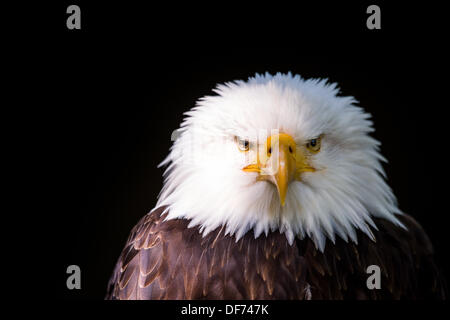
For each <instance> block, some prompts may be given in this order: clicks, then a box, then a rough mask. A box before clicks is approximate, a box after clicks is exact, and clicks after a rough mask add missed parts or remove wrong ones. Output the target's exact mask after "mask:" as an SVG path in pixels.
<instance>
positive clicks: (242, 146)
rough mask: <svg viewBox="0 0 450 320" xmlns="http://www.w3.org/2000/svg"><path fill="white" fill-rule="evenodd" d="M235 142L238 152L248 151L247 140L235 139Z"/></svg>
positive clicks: (248, 143) (248, 144)
mask: <svg viewBox="0 0 450 320" xmlns="http://www.w3.org/2000/svg"><path fill="white" fill-rule="evenodd" d="M236 141H237V145H238V148H239V150H241V151H248V150H249V149H250V142H249V141H248V140H247V139H242V138H239V137H236Z"/></svg>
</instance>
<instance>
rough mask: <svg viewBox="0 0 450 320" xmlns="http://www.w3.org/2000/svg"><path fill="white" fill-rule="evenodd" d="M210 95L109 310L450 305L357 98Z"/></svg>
mask: <svg viewBox="0 0 450 320" xmlns="http://www.w3.org/2000/svg"><path fill="white" fill-rule="evenodd" d="M214 93H215V94H214V95H211V96H206V97H203V98H201V99H200V100H199V101H198V102H197V104H196V106H195V107H194V108H193V109H191V110H190V111H189V112H187V113H186V118H185V119H184V121H183V122H182V124H181V126H180V129H179V131H178V138H177V139H176V140H175V142H174V144H173V146H172V148H171V151H170V153H169V155H168V157H167V158H166V159H165V160H164V161H163V162H162V163H161V165H162V166H167V167H166V171H165V172H164V187H163V189H162V191H161V193H160V195H159V198H158V202H157V204H156V206H155V208H154V209H153V210H152V211H151V212H150V213H148V214H147V215H146V216H144V217H143V218H142V219H141V220H140V221H139V223H138V224H137V225H136V226H135V227H134V228H133V230H132V231H131V234H130V236H129V238H128V241H127V243H126V246H125V248H124V250H123V252H122V254H121V255H120V258H119V260H118V262H117V264H116V267H115V269H114V271H113V275H112V277H111V279H110V281H109V284H108V292H107V295H106V298H107V299H402V298H410V299H415V298H440V299H441V298H444V295H445V288H444V284H443V280H441V276H440V274H439V271H438V268H437V266H436V264H435V262H434V258H433V249H432V245H431V243H430V240H429V239H428V237H427V235H426V234H425V232H424V231H423V229H422V228H421V226H420V225H419V224H418V223H417V222H416V221H415V220H414V219H413V218H412V217H410V216H408V215H407V214H405V213H403V212H401V210H400V209H399V208H398V205H397V201H396V198H395V196H394V194H393V192H392V190H391V189H390V187H389V186H388V185H387V183H386V181H385V179H386V176H385V172H384V170H383V167H382V165H381V163H382V162H383V161H386V160H385V158H384V157H383V156H382V155H381V154H380V152H379V146H380V143H379V142H378V141H377V140H375V139H374V138H373V137H371V136H370V133H371V132H372V131H374V129H373V123H372V121H371V120H370V114H368V113H366V112H365V111H364V110H363V109H362V108H361V107H359V106H357V105H356V104H357V101H356V100H355V99H354V98H353V97H346V96H341V95H339V89H338V88H337V85H336V84H332V83H329V82H328V81H327V80H324V79H322V80H321V79H303V78H301V77H300V76H298V75H295V76H294V75H292V74H291V73H288V74H276V75H270V74H264V75H259V74H257V75H256V76H254V77H252V78H249V79H248V81H234V82H229V83H225V84H221V85H218V86H217V87H216V89H215V90H214ZM369 266H377V267H378V268H379V271H380V275H379V277H380V279H379V282H380V283H379V285H378V287H376V288H373V287H372V288H370V286H368V284H367V279H368V277H369V276H370V274H368V272H367V270H368V267H369Z"/></svg>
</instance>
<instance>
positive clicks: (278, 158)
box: [242, 133, 315, 206]
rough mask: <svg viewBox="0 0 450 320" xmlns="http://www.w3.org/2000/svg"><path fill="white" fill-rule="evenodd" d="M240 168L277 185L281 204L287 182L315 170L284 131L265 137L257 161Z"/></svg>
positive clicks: (260, 179) (282, 204)
mask: <svg viewBox="0 0 450 320" xmlns="http://www.w3.org/2000/svg"><path fill="white" fill-rule="evenodd" d="M242 170H244V171H246V172H258V173H259V175H258V180H259V181H263V180H266V181H269V182H272V183H273V184H274V185H275V186H276V187H277V190H278V195H279V196H280V202H281V206H284V204H285V201H286V194H287V190H288V186H289V183H290V182H291V181H293V180H300V175H301V174H302V173H303V172H313V171H315V169H314V168H313V167H311V166H309V165H308V164H307V161H306V158H305V155H304V153H303V152H302V150H301V149H300V148H297V144H296V143H295V141H294V139H293V138H292V137H291V136H290V135H288V134H286V133H280V134H276V135H272V136H270V137H269V138H267V141H266V143H265V145H264V147H263V149H262V150H259V151H258V156H257V163H256V164H250V165H248V166H246V167H244V168H243V169H242Z"/></svg>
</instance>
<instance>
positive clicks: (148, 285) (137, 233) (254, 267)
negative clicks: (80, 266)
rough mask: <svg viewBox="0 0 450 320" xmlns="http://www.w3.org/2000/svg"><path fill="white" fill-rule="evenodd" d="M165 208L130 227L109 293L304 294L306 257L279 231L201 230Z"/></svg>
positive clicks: (184, 295)
mask: <svg viewBox="0 0 450 320" xmlns="http://www.w3.org/2000/svg"><path fill="white" fill-rule="evenodd" d="M163 212H164V208H158V209H156V210H155V211H153V212H151V213H150V214H148V215H146V216H145V217H143V218H142V219H141V221H139V223H138V224H137V225H136V226H135V227H134V228H133V230H132V231H131V234H130V236H129V239H128V241H127V243H126V246H125V248H124V249H123V251H122V254H121V256H120V257H119V261H118V262H117V264H116V268H115V270H114V272H113V275H112V277H111V280H110V282H109V285H108V294H107V296H106V298H107V299H275V298H278V299H302V298H307V297H308V290H307V289H308V284H307V283H306V281H305V277H306V266H305V261H304V259H303V258H302V257H300V256H299V254H298V250H297V247H296V246H295V245H294V246H291V245H289V243H288V242H287V239H286V237H285V236H284V235H283V234H280V233H278V232H274V233H269V234H268V235H267V236H265V235H262V236H260V237H258V238H257V239H255V238H254V236H253V234H252V233H247V234H246V235H244V236H243V237H242V238H241V239H239V240H238V241H236V238H235V237H234V236H230V235H229V234H225V230H224V228H223V227H220V228H217V229H216V230H214V231H212V232H210V233H208V234H207V235H205V236H203V235H202V234H201V233H200V232H199V231H200V229H199V228H198V227H191V228H189V227H188V225H189V220H186V219H171V220H164V218H165V216H166V215H165V214H163Z"/></svg>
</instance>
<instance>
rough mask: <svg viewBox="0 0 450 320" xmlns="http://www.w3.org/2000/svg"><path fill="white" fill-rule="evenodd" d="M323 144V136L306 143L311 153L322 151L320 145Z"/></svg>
mask: <svg viewBox="0 0 450 320" xmlns="http://www.w3.org/2000/svg"><path fill="white" fill-rule="evenodd" d="M321 142H322V136H320V137H318V138H314V139H311V140H309V141H308V142H307V143H306V148H307V149H308V150H309V151H310V152H311V153H317V152H319V151H320V145H321Z"/></svg>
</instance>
